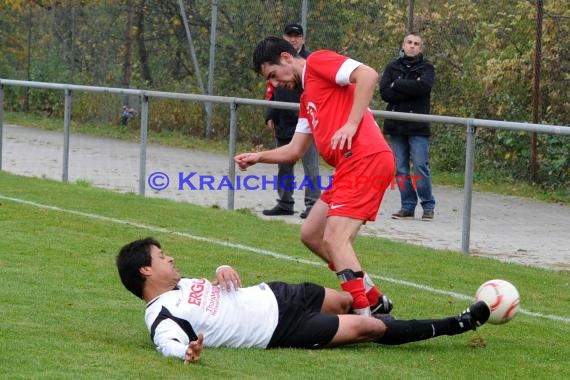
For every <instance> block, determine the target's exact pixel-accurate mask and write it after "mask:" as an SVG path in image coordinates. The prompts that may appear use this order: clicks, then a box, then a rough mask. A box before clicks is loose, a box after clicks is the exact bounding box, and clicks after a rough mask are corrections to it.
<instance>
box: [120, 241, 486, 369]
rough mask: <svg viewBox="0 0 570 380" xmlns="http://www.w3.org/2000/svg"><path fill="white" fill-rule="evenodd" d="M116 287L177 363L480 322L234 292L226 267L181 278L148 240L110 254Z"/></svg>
mask: <svg viewBox="0 0 570 380" xmlns="http://www.w3.org/2000/svg"><path fill="white" fill-rule="evenodd" d="M116 263H117V269H118V271H119V275H120V278H121V281H122V283H123V285H124V286H125V287H126V288H127V289H128V290H129V291H130V292H131V293H133V294H134V295H136V296H137V297H139V298H142V299H143V300H145V301H146V302H147V305H146V309H145V322H146V324H147V327H148V329H149V331H150V334H151V338H152V340H153V342H154V344H155V345H156V347H157V350H158V351H159V352H161V353H162V354H163V355H165V356H174V357H178V358H180V359H182V360H184V361H185V363H188V362H193V361H195V360H198V359H199V358H200V355H201V352H202V349H203V347H204V346H205V347H220V346H225V347H240V348H249V347H257V348H277V347H293V348H313V349H314V348H320V347H332V346H339V345H346V344H352V343H365V342H376V343H379V344H386V345H395V344H403V343H408V342H414V341H419V340H424V339H429V338H433V337H436V336H440V335H456V334H461V333H464V332H467V331H470V330H475V329H476V327H478V326H481V325H482V324H484V323H485V322H486V321H487V319H488V318H489V314H490V310H489V307H488V306H487V304H485V303H484V302H482V301H479V302H477V303H474V304H473V305H471V306H470V307H469V308H467V309H466V310H465V311H464V312H462V313H460V314H458V315H456V316H452V317H448V318H443V319H429V320H409V321H404V320H395V319H393V317H391V316H388V315H386V316H384V317H379V318H374V317H368V316H362V315H357V314H349V313H350V312H351V305H352V297H351V295H350V294H349V293H347V292H342V291H336V290H333V289H329V288H325V287H322V286H319V285H316V284H312V283H302V284H296V285H293V284H288V283H284V282H268V283H260V284H257V285H255V286H249V287H242V284H241V280H240V277H239V275H238V273H237V272H236V271H235V270H234V269H233V268H232V267H230V266H229V265H222V266H220V267H218V269H217V270H216V279H215V280H213V281H209V280H207V279H205V278H182V276H181V274H180V272H179V271H178V269H177V268H176V266H175V265H174V260H173V258H172V257H170V256H167V255H166V254H165V253H164V252H163V251H162V249H161V245H160V243H159V242H158V241H156V240H155V239H153V238H150V237H149V238H145V239H140V240H136V241H133V242H131V243H129V244H127V245H125V246H124V247H122V248H121V250H120V252H119V254H118V255H117V260H116Z"/></svg>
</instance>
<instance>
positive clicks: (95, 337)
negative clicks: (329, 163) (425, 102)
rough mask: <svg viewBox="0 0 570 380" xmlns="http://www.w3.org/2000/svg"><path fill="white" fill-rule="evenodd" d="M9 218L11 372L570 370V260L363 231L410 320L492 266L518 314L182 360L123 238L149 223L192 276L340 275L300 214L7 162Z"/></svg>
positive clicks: (3, 261) (365, 250) (373, 269)
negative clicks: (371, 337) (123, 257)
mask: <svg viewBox="0 0 570 380" xmlns="http://www.w3.org/2000/svg"><path fill="white" fill-rule="evenodd" d="M10 198H13V199H10ZM18 200H24V201H26V202H28V203H23V202H22V201H18ZM30 202H31V203H30ZM46 206H49V207H46ZM52 206H53V207H52ZM0 231H2V239H0V244H1V245H0V248H1V252H2V253H1V255H0V289H2V290H1V291H0V303H1V305H2V308H0V320H1V321H2V322H1V329H0V341H1V342H2V343H1V344H0V373H2V376H1V377H2V378H10V379H24V378H25V379H28V378H33V379H37V378H50V379H52V378H53V379H75V378H82V379H83V378H87V379H103V378H104V379H136V378H144V379H155V378H156V379H159V378H161V379H168V378H191V377H194V378H196V377H197V378H201V379H210V378H211V379H218V378H239V379H242V378H243V379H268V378H272V379H331V378H343V379H363V378H370V377H371V376H372V377H380V378H386V379H443V378H446V379H447V378H449V379H451V378H453V379H470V380H471V379H479V378H481V379H506V378H509V379H510V378H520V379H535V378H540V379H547V378H548V379H564V378H570V366H568V357H570V345H569V344H568V336H569V335H570V272H555V271H549V270H544V269H537V268H531V267H526V266H521V265H516V264H506V263H501V262H498V261H495V260H492V259H487V258H483V257H472V256H465V255H461V254H457V253H452V252H445V251H436V250H431V249H425V248H419V247H416V246H412V245H406V244H401V243H395V242H391V241H388V240H384V239H378V238H373V237H364V236H361V237H359V238H358V239H357V242H356V249H357V252H358V254H359V257H360V258H361V261H362V263H363V265H364V267H365V268H367V270H368V271H369V272H370V273H371V274H372V275H373V276H374V277H375V278H376V281H377V283H378V284H379V285H380V286H381V288H382V289H383V290H384V291H386V293H387V294H389V295H390V296H391V297H392V298H393V299H394V301H395V304H396V307H395V315H396V316H397V317H398V318H400V319H404V318H424V317H426V318H427V317H437V316H445V315H451V314H454V313H456V312H459V311H460V310H462V309H463V308H464V307H465V306H466V305H468V304H469V303H470V299H469V298H470V297H472V296H473V294H474V292H475V290H476V289H477V287H478V286H479V284H480V283H482V282H483V281H485V280H488V279H491V278H504V279H507V280H509V281H511V282H513V283H514V284H515V285H517V287H518V288H519V291H520V293H521V297H522V308H523V310H522V311H521V312H520V313H519V314H518V315H517V316H516V318H515V319H514V320H513V321H512V322H510V323H508V324H506V325H501V326H494V325H486V326H483V327H481V328H480V329H478V330H477V331H476V332H469V333H467V334H463V335H460V336H455V337H441V338H437V339H433V340H429V341H424V342H417V343H412V344H408V345H403V346H397V347H385V346H379V345H376V344H364V345H358V346H357V345H353V346H347V347H343V348H339V349H324V350H294V349H277V350H269V351H265V350H255V349H229V348H224V349H206V350H205V351H204V353H203V357H202V360H201V361H200V362H199V363H197V364H196V365H190V366H184V365H183V364H182V363H181V362H179V361H178V360H176V359H167V358H164V357H162V356H161V355H160V354H159V353H157V352H156V351H155V349H154V347H153V345H152V342H151V341H150V337H149V334H148V331H147V330H146V326H145V324H144V320H143V313H144V303H143V302H142V301H141V300H139V299H137V298H135V297H134V296H132V295H131V294H130V293H128V292H127V291H126V290H125V289H124V288H123V286H122V284H121V283H120V281H119V278H118V275H117V273H116V269H115V266H114V258H115V255H116V252H117V251H118V249H119V248H120V247H121V246H122V245H123V244H125V243H127V242H129V241H131V240H133V239H137V238H141V237H145V236H149V235H151V236H154V237H156V238H157V239H158V240H159V241H161V243H162V244H163V248H165V250H166V251H167V253H168V254H170V255H172V256H174V258H175V259H176V261H177V266H178V267H179V268H180V269H181V270H182V271H183V272H184V273H186V274H187V275H190V276H207V277H210V278H212V277H213V272H214V270H215V268H216V267H217V266H218V265H220V264H222V263H227V264H231V265H233V266H234V267H235V268H236V269H238V271H239V272H240V275H241V277H242V280H243V281H244V283H245V284H254V283H257V282H259V281H270V280H285V281H290V282H300V281H313V282H317V283H320V284H323V285H326V286H329V287H334V288H338V283H337V281H336V279H335V278H334V276H333V275H332V273H331V272H330V271H328V269H326V267H325V266H324V265H322V264H320V263H318V260H317V259H316V258H315V257H314V256H312V254H311V253H310V252H308V251H307V250H306V249H305V248H304V247H303V246H302V244H301V243H300V242H299V239H298V234H299V226H297V225H290V224H286V223H283V222H276V221H264V220H261V219H259V218H257V217H256V216H254V215H252V214H251V213H249V212H247V211H245V210H241V212H232V211H227V210H222V209H219V208H204V207H199V206H195V205H191V204H185V203H177V202H173V201H169V200H161V199H148V198H142V197H139V196H137V195H134V194H117V193H113V192H111V191H106V190H102V189H97V188H92V187H90V186H86V185H85V184H79V185H77V184H75V185H74V184H68V183H60V182H54V181H48V180H42V179H35V178H25V177H19V176H14V175H9V174H6V173H4V172H0ZM196 237H199V238H207V239H208V240H204V239H202V240H197V239H196ZM545 238H546V237H545ZM244 247H252V248H253V249H245V248H244ZM256 249H257V251H256ZM259 250H267V251H272V252H276V253H279V254H281V255H284V256H286V257H285V258H283V257H272V256H268V255H265V254H263V253H262V252H260V251H259ZM287 258H288V259H287ZM307 261H310V262H314V263H315V265H313V264H311V263H307ZM410 284H417V285H420V287H414V286H411V285H410ZM433 289H436V290H443V291H450V292H453V293H443V294H442V293H438V292H436V291H434V290H433Z"/></svg>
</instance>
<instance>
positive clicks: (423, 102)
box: [380, 32, 435, 221]
mask: <svg viewBox="0 0 570 380" xmlns="http://www.w3.org/2000/svg"><path fill="white" fill-rule="evenodd" d="M423 45H424V41H423V39H422V37H421V36H420V35H419V34H418V33H415V32H414V33H410V34H408V35H406V37H405V38H404V41H403V43H402V50H401V51H400V55H399V57H398V58H396V59H394V60H393V61H392V62H390V63H389V64H388V65H387V66H386V68H385V69H384V74H383V75H382V79H381V80H380V95H381V96H382V99H383V100H384V101H386V102H387V103H388V107H387V110H388V111H394V112H407V113H422V114H429V112H430V94H431V89H432V86H433V84H434V81H435V70H434V67H433V65H432V64H431V63H430V62H429V61H428V60H427V59H425V58H424V56H423ZM384 133H385V134H387V135H390V145H391V147H392V150H393V151H394V155H395V157H396V182H397V184H398V188H399V190H400V198H401V208H400V210H399V211H398V212H396V213H394V214H392V218H393V219H407V218H413V217H414V212H415V208H416V205H417V203H418V199H419V200H420V203H421V206H422V208H423V215H422V220H427V221H430V220H433V217H434V208H435V198H434V197H433V194H432V183H431V173H430V169H429V136H430V126H429V123H425V122H411V121H401V120H390V119H386V120H385V121H384ZM410 161H411V162H412V164H413V166H414V173H415V176H410Z"/></svg>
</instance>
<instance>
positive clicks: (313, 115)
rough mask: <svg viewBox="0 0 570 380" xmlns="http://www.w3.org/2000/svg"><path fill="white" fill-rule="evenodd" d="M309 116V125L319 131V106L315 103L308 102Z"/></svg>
mask: <svg viewBox="0 0 570 380" xmlns="http://www.w3.org/2000/svg"><path fill="white" fill-rule="evenodd" d="M306 110H307V115H309V123H310V124H311V127H312V128H313V129H317V126H318V125H319V120H318V119H317V106H316V105H315V103H313V102H308V103H307V106H306Z"/></svg>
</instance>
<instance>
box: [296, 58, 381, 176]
mask: <svg viewBox="0 0 570 380" xmlns="http://www.w3.org/2000/svg"><path fill="white" fill-rule="evenodd" d="M360 64H361V63H360V62H358V61H355V60H353V59H351V58H348V57H346V56H343V55H340V54H338V53H335V52H333V51H329V50H321V51H317V52H314V53H313V54H311V55H310V56H309V57H308V58H307V62H306V64H305V68H304V70H303V75H302V80H303V94H302V95H301V100H300V110H299V121H298V123H297V127H296V132H299V133H312V134H313V139H314V140H315V144H316V146H317V150H318V151H319V154H320V155H321V157H323V159H324V160H325V161H326V162H327V163H328V164H329V165H331V166H333V167H335V168H337V169H338V166H339V165H340V164H341V163H342V162H344V161H343V159H345V158H346V156H345V153H347V148H346V144H345V146H344V147H343V149H342V150H340V149H338V147H337V149H335V150H333V149H331V140H332V137H333V135H334V133H335V132H336V131H337V130H339V129H340V128H341V127H342V126H343V125H344V124H345V123H346V122H347V120H348V115H349V114H350V111H351V109H352V103H353V102H354V89H355V87H356V85H355V84H354V83H350V80H349V78H350V74H351V73H352V71H354V69H356V68H357V67H358V66H359V65H360ZM350 150H351V153H350V159H351V161H354V160H357V159H359V158H362V157H365V156H367V155H370V154H374V153H379V152H386V151H388V152H390V151H391V149H390V146H389V145H388V143H387V142H386V140H385V139H384V136H383V135H382V132H381V131H380V127H379V126H378V124H377V123H376V120H374V116H373V115H372V113H371V112H370V110H369V109H368V110H367V111H366V112H365V114H364V116H363V118H362V121H361V122H360V125H359V126H358V130H357V132H356V134H355V135H354V137H353V138H352V147H351V149H350Z"/></svg>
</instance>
